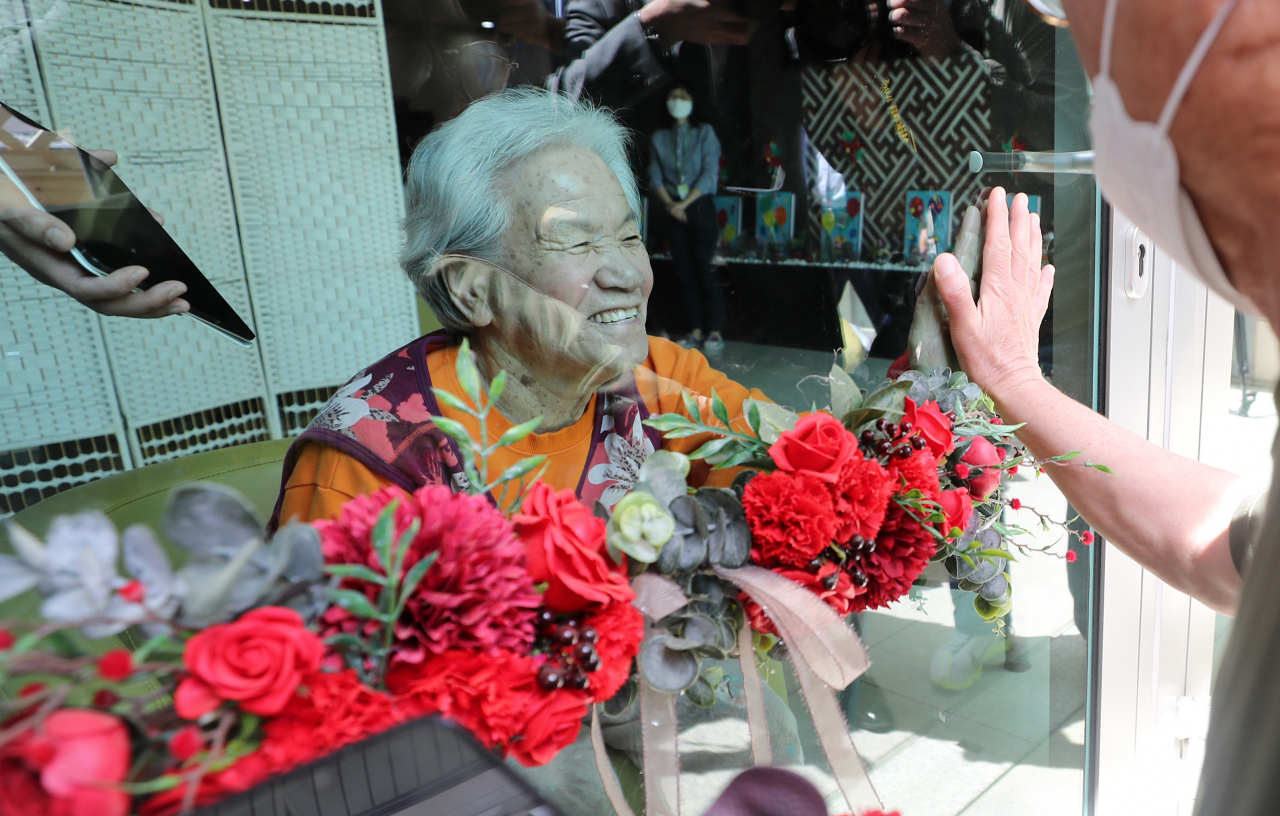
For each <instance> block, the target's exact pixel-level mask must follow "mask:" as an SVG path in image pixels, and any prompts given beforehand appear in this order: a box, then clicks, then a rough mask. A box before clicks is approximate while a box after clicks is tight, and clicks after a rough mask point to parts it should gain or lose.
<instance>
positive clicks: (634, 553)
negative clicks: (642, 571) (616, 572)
mask: <svg viewBox="0 0 1280 816" xmlns="http://www.w3.org/2000/svg"><path fill="white" fill-rule="evenodd" d="M608 544H609V547H611V548H612V549H614V550H617V551H618V552H623V553H626V554H627V557H629V558H631V559H632V560H634V561H639V562H640V563H641V564H652V563H653V562H654V561H657V560H658V550H657V548H656V547H654V546H653V545H652V544H650V543H649V542H648V541H645V540H644V539H643V538H638V539H633V538H627V537H626V536H625V535H622V534H621V533H618V532H614V533H611V534H610V535H609V541H608ZM615 561H616V562H617V563H621V561H622V559H620V558H619V559H615Z"/></svg>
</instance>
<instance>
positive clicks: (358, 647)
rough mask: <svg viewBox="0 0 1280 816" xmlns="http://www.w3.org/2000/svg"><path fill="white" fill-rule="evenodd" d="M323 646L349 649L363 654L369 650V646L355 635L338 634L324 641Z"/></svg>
mask: <svg viewBox="0 0 1280 816" xmlns="http://www.w3.org/2000/svg"><path fill="white" fill-rule="evenodd" d="M324 642H325V645H327V646H333V647H335V648H338V649H350V650H351V651H353V652H364V651H366V650H367V649H368V648H369V644H367V643H365V642H364V641H363V640H361V639H360V638H358V637H356V636H355V635H348V634H345V633H343V634H338V635H333V636H331V637H327V638H325V639H324Z"/></svg>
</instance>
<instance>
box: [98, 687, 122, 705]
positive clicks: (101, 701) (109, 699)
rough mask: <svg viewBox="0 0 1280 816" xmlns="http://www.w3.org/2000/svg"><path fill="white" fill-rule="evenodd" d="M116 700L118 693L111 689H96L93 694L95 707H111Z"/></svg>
mask: <svg viewBox="0 0 1280 816" xmlns="http://www.w3.org/2000/svg"><path fill="white" fill-rule="evenodd" d="M118 702H120V695H119V694H116V693H115V692H114V691H112V690H111V689H98V691H97V693H95V694H94V695H93V705H94V706H95V707H96V708H111V706H113V705H115V704H116V703H118Z"/></svg>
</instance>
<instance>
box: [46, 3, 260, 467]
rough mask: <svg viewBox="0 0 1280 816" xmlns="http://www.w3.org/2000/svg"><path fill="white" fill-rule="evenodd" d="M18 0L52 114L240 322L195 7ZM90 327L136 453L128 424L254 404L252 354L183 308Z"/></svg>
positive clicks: (237, 278) (230, 220)
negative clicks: (107, 158) (156, 219)
mask: <svg viewBox="0 0 1280 816" xmlns="http://www.w3.org/2000/svg"><path fill="white" fill-rule="evenodd" d="M28 8H29V10H30V14H31V18H32V26H33V28H34V31H35V50H36V54H37V56H38V58H39V61H40V69H41V73H42V76H43V78H44V83H45V87H46V89H47V94H48V99H49V107H50V111H51V114H52V118H53V124H54V126H56V127H58V128H59V129H60V130H62V131H63V132H64V133H66V134H67V135H68V136H70V137H71V139H72V140H73V141H75V142H76V143H77V144H79V145H81V146H82V147H95V146H104V147H110V148H112V149H114V150H115V151H116V152H117V153H119V154H120V156H121V161H120V164H119V165H118V171H119V173H120V175H121V177H122V178H124V180H125V181H126V182H127V183H128V184H129V185H130V187H132V188H133V189H134V191H135V192H137V193H138V196H139V197H140V198H141V199H142V200H143V202H144V203H146V204H147V205H148V206H150V207H152V208H153V209H156V210H158V211H160V212H161V213H163V214H164V216H165V228H166V229H167V230H168V231H169V233H170V234H171V235H173V236H174V238H175V239H176V240H177V241H178V243H179V244H181V245H182V247H183V249H184V250H186V252H187V253H188V254H189V255H190V256H191V258H192V260H194V261H195V262H196V264H197V265H198V266H199V267H200V268H201V270H202V271H203V272H204V273H205V275H206V276H208V277H209V278H210V280H212V281H213V282H214V283H215V284H217V286H218V289H219V291H221V292H222V294H223V296H224V297H225V298H226V299H227V301H228V302H229V303H231V304H232V306H233V307H234V308H235V309H236V310H237V311H238V312H239V313H240V314H241V316H243V317H244V318H245V319H246V320H248V321H250V322H252V310H251V308H250V304H249V297H248V289H247V287H246V285H245V282H244V267H243V263H242V260H241V257H240V247H239V241H238V237H237V234H236V223H235V213H234V209H233V205H232V199H231V189H230V182H229V179H228V177H227V171H226V161H225V157H224V154H223V150H222V134H221V128H220V125H219V122H218V116H217V103H216V99H215V94H214V90H213V75H212V72H211V70H210V67H209V61H208V49H207V45H206V41H205V35H204V18H203V16H202V13H201V10H200V8H199V7H198V6H195V5H193V4H191V3H182V2H156V1H155V0H129V2H127V3H126V2H114V0H29V3H28ZM152 273H153V274H157V275H161V274H162V272H161V270H153V271H152ZM103 329H104V334H105V336H106V344H107V351H108V353H109V355H110V358H111V363H112V369H113V373H114V380H115V385H116V390H117V393H118V395H119V402H120V409H121V412H122V413H123V415H124V418H125V424H126V426H127V427H128V428H130V429H131V430H130V446H131V448H132V450H133V452H134V454H135V456H136V457H137V458H138V459H139V460H140V461H139V463H141V461H154V460H155V459H154V457H152V456H146V457H144V456H142V455H141V448H140V440H139V437H138V432H139V429H141V428H144V427H146V426H150V425H154V424H156V423H161V422H164V421H166V420H172V421H179V422H180V421H181V419H182V418H184V417H188V416H191V415H196V414H199V413H201V412H203V411H209V410H212V409H215V408H218V407H219V406H223V405H227V404H229V403H234V402H242V401H249V400H258V401H259V402H262V403H266V384H265V381H264V379H263V376H262V364H261V357H260V354H259V353H258V352H257V351H256V350H249V351H246V350H244V349H242V348H240V347H239V346H236V345H235V344H234V343H232V342H230V341H228V340H226V339H225V338H222V337H220V336H218V335H216V334H214V333H212V332H211V331H210V330H208V329H207V328H205V327H203V326H200V325H198V324H196V323H195V322H194V321H192V320H190V319H188V318H181V319H174V318H170V319H165V320H160V321H138V320H119V319H109V320H106V321H104V323H103ZM254 438H257V437H254ZM225 441H226V443H227V444H232V443H234V441H236V440H235V439H234V438H228V439H227V440H225ZM180 449H181V448H180V447H179V448H175V449H174V451H173V455H177V453H178V452H179V451H180Z"/></svg>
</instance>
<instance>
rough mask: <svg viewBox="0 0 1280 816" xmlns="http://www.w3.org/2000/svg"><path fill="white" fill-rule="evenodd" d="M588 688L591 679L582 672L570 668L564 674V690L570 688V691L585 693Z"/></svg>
mask: <svg viewBox="0 0 1280 816" xmlns="http://www.w3.org/2000/svg"><path fill="white" fill-rule="evenodd" d="M590 686H591V678H590V677H587V675H586V674H585V673H584V672H582V671H580V670H578V669H577V668H571V669H569V670H568V671H567V672H565V678H564V687H565V688H571V689H574V690H575V691H585V690H586V689H587V688H589V687H590Z"/></svg>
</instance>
